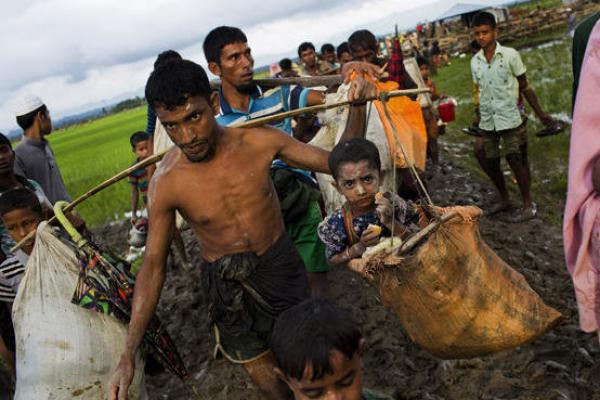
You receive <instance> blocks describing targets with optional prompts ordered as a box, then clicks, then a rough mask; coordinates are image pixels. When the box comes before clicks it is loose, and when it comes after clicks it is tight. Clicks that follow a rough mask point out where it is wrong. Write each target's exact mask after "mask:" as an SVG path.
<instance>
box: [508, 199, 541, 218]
mask: <svg viewBox="0 0 600 400" xmlns="http://www.w3.org/2000/svg"><path fill="white" fill-rule="evenodd" d="M536 216H537V205H536V204H535V203H531V205H529V206H525V207H523V209H522V210H521V212H520V213H518V214H517V215H515V216H513V217H511V218H509V219H508V222H512V223H520V222H525V221H529V220H531V219H534V218H535V217H536Z"/></svg>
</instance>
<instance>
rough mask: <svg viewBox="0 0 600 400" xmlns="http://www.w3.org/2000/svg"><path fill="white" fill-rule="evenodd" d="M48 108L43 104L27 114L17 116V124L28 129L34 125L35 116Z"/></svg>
mask: <svg viewBox="0 0 600 400" xmlns="http://www.w3.org/2000/svg"><path fill="white" fill-rule="evenodd" d="M47 110H48V108H47V107H46V105H45V104H42V105H41V106H39V107H38V108H36V109H35V110H33V111H31V112H30V113H27V114H25V115H19V116H18V117H17V125H19V126H20V127H21V129H23V130H24V131H26V130H27V129H29V128H30V127H31V126H32V125H33V122H34V121H35V117H36V116H37V115H38V113H45V112H46V111H47Z"/></svg>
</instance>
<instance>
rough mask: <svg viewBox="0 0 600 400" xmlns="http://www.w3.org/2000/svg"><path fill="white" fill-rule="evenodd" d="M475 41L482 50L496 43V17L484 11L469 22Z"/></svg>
mask: <svg viewBox="0 0 600 400" xmlns="http://www.w3.org/2000/svg"><path fill="white" fill-rule="evenodd" d="M471 25H472V26H473V34H474V35H475V40H477V43H479V46H481V48H482V49H485V48H487V47H488V46H491V45H493V44H494V43H495V42H496V37H497V35H498V31H497V30H496V17H494V14H491V13H489V12H486V11H482V12H479V13H477V14H475V16H474V17H473V20H472V21H471Z"/></svg>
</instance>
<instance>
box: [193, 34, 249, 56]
mask: <svg viewBox="0 0 600 400" xmlns="http://www.w3.org/2000/svg"><path fill="white" fill-rule="evenodd" d="M247 42H248V39H247V38H246V35H245V34H244V32H242V30H241V29H240V28H236V27H233V26H219V27H216V28H215V29H213V30H212V31H210V32H209V33H208V35H206V38H205V39H204V43H203V45H202V48H203V50H204V56H205V57H206V62H209V63H210V62H214V63H217V64H220V61H221V50H223V47H225V46H227V45H228V44H234V43H247Z"/></svg>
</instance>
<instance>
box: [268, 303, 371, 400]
mask: <svg viewBox="0 0 600 400" xmlns="http://www.w3.org/2000/svg"><path fill="white" fill-rule="evenodd" d="M364 347H365V345H364V340H363V337H362V335H361V333H360V331H359V329H358V324H357V323H356V322H355V321H354V320H353V318H352V317H351V316H350V314H348V313H347V312H346V311H344V310H342V309H340V308H338V307H337V306H335V305H333V304H332V303H331V302H329V301H328V300H326V299H324V298H319V299H311V300H307V301H305V302H303V303H301V304H298V305H297V306H294V307H292V308H290V309H288V310H287V311H285V312H283V313H282V314H281V315H280V316H279V318H278V319H277V321H276V322H275V326H274V329H273V334H272V336H271V350H272V351H273V356H274V358H275V365H276V370H275V371H276V373H277V374H278V375H279V376H280V378H281V379H283V380H284V381H285V382H286V383H287V384H288V386H289V387H290V389H291V390H292V392H293V393H294V397H295V398H296V400H304V399H330V398H335V399H341V400H360V399H361V395H362V372H361V362H360V360H361V355H362V351H363V350H364Z"/></svg>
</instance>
